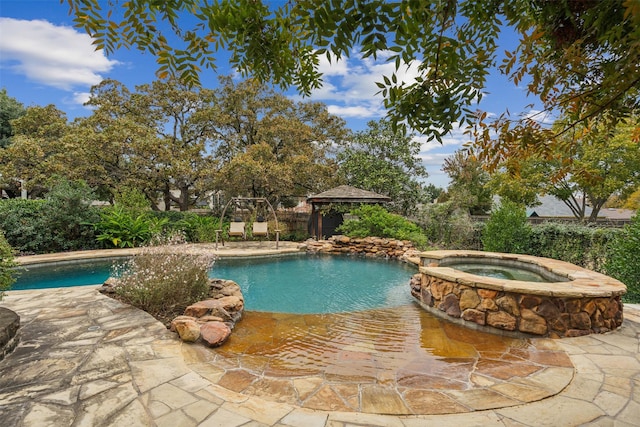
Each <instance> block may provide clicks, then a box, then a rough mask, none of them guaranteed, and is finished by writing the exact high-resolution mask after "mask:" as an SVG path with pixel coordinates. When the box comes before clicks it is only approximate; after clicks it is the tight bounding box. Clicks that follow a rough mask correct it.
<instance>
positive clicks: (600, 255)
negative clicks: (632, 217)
mask: <svg viewBox="0 0 640 427" xmlns="http://www.w3.org/2000/svg"><path fill="white" fill-rule="evenodd" d="M531 231H532V233H531V244H530V248H529V250H528V252H527V253H528V254H530V255H535V256H541V257H547V258H554V259H560V260H563V261H567V262H570V263H572V264H575V265H579V266H581V267H585V268H589V269H592V270H596V271H604V263H605V261H606V257H607V253H608V247H609V246H610V242H611V240H612V239H613V238H614V237H615V235H616V234H618V233H619V231H620V230H618V229H613V228H595V227H590V226H585V225H581V224H563V223H557V222H545V223H543V224H540V225H536V226H535V227H533V228H532V230H531Z"/></svg>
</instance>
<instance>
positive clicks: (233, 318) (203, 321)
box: [170, 279, 244, 347]
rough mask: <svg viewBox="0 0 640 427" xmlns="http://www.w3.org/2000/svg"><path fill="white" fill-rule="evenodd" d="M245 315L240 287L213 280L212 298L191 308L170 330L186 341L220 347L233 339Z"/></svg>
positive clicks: (172, 324) (230, 281)
mask: <svg viewBox="0 0 640 427" xmlns="http://www.w3.org/2000/svg"><path fill="white" fill-rule="evenodd" d="M243 312H244V296H243V295H242V290H241V289H240V286H239V285H238V284H237V283H236V282H234V281H232V280H224V279H210V280H209V298H208V299H206V300H203V301H198V302H196V303H194V304H191V305H190V306H188V307H187V308H186V309H185V311H184V315H182V316H177V317H176V318H175V319H173V321H172V322H171V327H170V330H171V331H173V332H177V333H178V336H179V337H180V339H181V340H182V341H185V342H196V341H202V342H203V343H204V344H206V345H208V346H210V347H217V346H219V345H222V344H223V343H224V342H225V341H226V340H227V339H228V338H229V335H231V331H232V330H233V329H234V327H235V324H236V323H237V322H238V321H239V320H240V319H241V318H242V314H243Z"/></svg>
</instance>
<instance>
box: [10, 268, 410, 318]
mask: <svg viewBox="0 0 640 427" xmlns="http://www.w3.org/2000/svg"><path fill="white" fill-rule="evenodd" d="M113 262H114V261H104V260H103V261H91V262H82V263H73V264H57V265H49V266H43V267H31V268H29V269H28V270H27V271H23V272H22V273H21V275H20V277H19V278H18V282H17V283H15V284H14V285H13V286H12V289H15V290H22V289H42V288H54V287H68V286H81V285H91V284H100V283H102V282H104V281H105V280H106V279H107V278H108V277H109V275H110V270H111V266H112V264H113ZM115 262H118V261H115ZM415 272H416V270H415V268H413V267H412V266H409V265H406V264H403V263H400V262H396V261H388V260H374V259H366V258H356V257H340V256H295V257H279V258H250V259H241V260H240V259H222V260H218V261H216V263H215V265H214V266H213V269H212V270H211V273H210V277H217V278H223V279H231V280H233V281H235V282H236V283H238V284H239V285H240V287H241V288H242V292H243V294H244V297H245V308H246V309H247V310H253V311H270V312H281V313H336V312H347V311H360V310H368V309H372V308H388V307H397V306H400V305H404V304H408V303H410V302H411V301H412V300H411V296H410V295H409V286H408V283H409V279H410V278H411V275H413V274H414V273H415Z"/></svg>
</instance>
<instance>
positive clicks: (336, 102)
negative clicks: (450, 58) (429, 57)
mask: <svg viewBox="0 0 640 427" xmlns="http://www.w3.org/2000/svg"><path fill="white" fill-rule="evenodd" d="M383 56H384V55H383ZM418 66H419V63H418V62H415V63H412V64H410V65H409V66H404V67H401V69H400V70H398V72H397V73H396V75H397V77H398V80H399V81H400V82H404V83H406V84H410V83H413V82H414V81H415V77H416V75H417V74H418ZM319 71H320V72H321V73H323V85H322V87H321V88H319V89H317V90H315V91H313V93H312V94H311V98H312V99H313V100H314V101H322V102H324V103H325V104H327V106H328V108H329V111H330V112H331V113H333V114H336V115H340V116H343V117H355V118H360V119H377V118H380V117H383V116H385V115H386V110H385V109H384V107H383V104H382V100H383V98H382V96H381V95H380V94H378V92H379V91H380V88H379V87H378V86H377V85H376V82H381V81H382V80H383V76H385V75H386V76H391V74H393V72H394V71H395V65H394V64H393V63H387V62H385V61H384V58H383V57H381V59H380V60H377V61H374V60H373V59H371V58H361V57H360V56H358V54H357V53H356V52H354V53H353V54H352V56H351V57H349V58H344V57H343V58H342V59H340V60H336V59H335V58H332V60H331V61H329V60H328V59H327V58H326V56H321V57H320V64H319Z"/></svg>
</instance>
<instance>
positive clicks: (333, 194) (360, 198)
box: [307, 185, 391, 203]
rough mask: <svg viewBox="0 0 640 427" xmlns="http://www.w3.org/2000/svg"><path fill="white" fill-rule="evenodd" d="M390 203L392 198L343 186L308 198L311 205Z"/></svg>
mask: <svg viewBox="0 0 640 427" xmlns="http://www.w3.org/2000/svg"><path fill="white" fill-rule="evenodd" d="M390 201H391V198H390V197H387V196H383V195H382V194H378V193H374V192H373V191H367V190H362V189H360V188H356V187H351V186H350V185H341V186H339V187H335V188H332V189H330V190H327V191H324V192H322V193H319V194H315V195H313V196H309V197H307V202H310V203H383V202H390Z"/></svg>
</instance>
